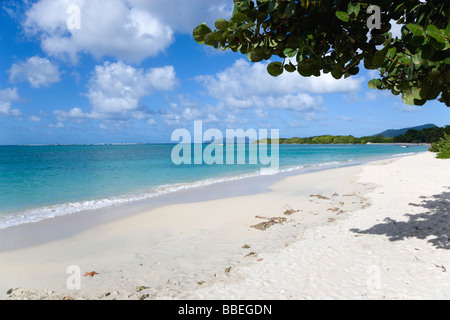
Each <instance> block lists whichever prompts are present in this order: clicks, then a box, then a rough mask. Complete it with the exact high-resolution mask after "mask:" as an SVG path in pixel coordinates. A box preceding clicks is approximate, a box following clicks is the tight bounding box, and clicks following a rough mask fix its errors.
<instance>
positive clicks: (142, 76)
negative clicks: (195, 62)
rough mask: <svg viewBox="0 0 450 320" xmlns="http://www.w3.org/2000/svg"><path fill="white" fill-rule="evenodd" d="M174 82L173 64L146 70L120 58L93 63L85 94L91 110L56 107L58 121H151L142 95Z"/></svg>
mask: <svg viewBox="0 0 450 320" xmlns="http://www.w3.org/2000/svg"><path fill="white" fill-rule="evenodd" d="M176 84H177V79H176V74H175V69H174V68H173V67H172V66H165V67H161V68H153V69H149V70H144V69H136V68H134V67H132V66H129V65H126V64H125V63H123V62H118V63H110V62H105V63H104V64H103V65H98V66H96V67H95V70H94V72H93V76H92V78H91V79H90V81H89V92H88V93H87V94H86V96H87V98H88V99H89V101H90V104H91V106H92V112H91V113H85V112H83V110H82V109H80V108H73V109H71V110H70V111H61V110H57V111H55V112H54V113H55V115H56V116H57V118H58V120H59V121H64V120H66V119H109V120H124V119H127V118H129V117H130V116H131V117H133V118H135V119H138V120H142V119H145V120H147V123H149V124H152V125H153V124H154V122H153V121H151V116H150V114H151V111H148V110H146V108H145V107H143V106H142V105H141V103H140V101H141V99H142V98H143V97H145V96H149V95H151V94H152V93H154V92H157V91H170V90H173V89H174V88H175V86H176Z"/></svg>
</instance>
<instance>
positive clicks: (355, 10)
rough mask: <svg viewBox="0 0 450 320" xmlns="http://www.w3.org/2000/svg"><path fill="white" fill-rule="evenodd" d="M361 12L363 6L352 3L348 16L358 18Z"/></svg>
mask: <svg viewBox="0 0 450 320" xmlns="http://www.w3.org/2000/svg"><path fill="white" fill-rule="evenodd" d="M360 10H361V4H360V3H357V4H356V5H352V3H351V2H350V3H349V4H348V14H349V15H351V14H352V13H354V14H355V17H357V16H358V14H359V11H360Z"/></svg>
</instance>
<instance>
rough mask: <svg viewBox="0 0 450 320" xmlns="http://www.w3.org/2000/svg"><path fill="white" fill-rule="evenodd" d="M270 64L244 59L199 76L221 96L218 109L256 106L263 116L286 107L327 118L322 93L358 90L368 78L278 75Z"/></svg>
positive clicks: (215, 95)
mask: <svg viewBox="0 0 450 320" xmlns="http://www.w3.org/2000/svg"><path fill="white" fill-rule="evenodd" d="M267 64H268V62H265V63H253V64H252V63H250V62H247V61H246V60H244V59H240V60H237V61H236V62H235V63H234V64H233V65H232V66H230V67H229V68H227V69H225V70H224V71H222V72H219V73H217V74H215V75H203V76H198V77H196V80H197V81H198V82H199V83H201V84H202V85H203V86H204V87H205V88H206V91H207V93H208V95H209V96H211V97H213V98H215V99H217V100H218V104H217V109H218V110H221V112H222V114H224V113H225V112H233V113H236V111H244V110H251V109H253V110H254V114H255V115H256V116H257V117H259V118H261V117H263V116H265V117H267V116H269V115H270V114H271V113H275V114H277V113H278V112H279V110H286V111H291V112H295V113H296V116H297V117H299V118H300V119H302V120H305V121H314V120H321V119H323V117H322V116H320V115H319V114H320V113H321V112H324V111H326V110H327V109H326V108H325V107H323V104H324V99H323V96H322V95H324V94H327V93H335V92H356V91H358V90H360V89H361V84H362V82H363V81H364V78H359V77H356V78H348V79H341V80H336V79H334V78H333V77H332V76H331V75H328V74H325V75H322V76H321V77H311V78H304V77H301V76H300V75H299V74H297V73H284V74H283V75H281V76H280V77H277V78H274V77H272V76H270V75H269V74H268V73H267ZM271 111H272V112H271ZM224 118H225V117H224Z"/></svg>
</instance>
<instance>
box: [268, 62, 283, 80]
mask: <svg viewBox="0 0 450 320" xmlns="http://www.w3.org/2000/svg"><path fill="white" fill-rule="evenodd" d="M283 70H284V69H283V64H282V63H281V62H272V63H270V64H269V65H268V66H267V72H269V74H270V75H271V76H272V77H278V76H280V75H281V74H282V73H283Z"/></svg>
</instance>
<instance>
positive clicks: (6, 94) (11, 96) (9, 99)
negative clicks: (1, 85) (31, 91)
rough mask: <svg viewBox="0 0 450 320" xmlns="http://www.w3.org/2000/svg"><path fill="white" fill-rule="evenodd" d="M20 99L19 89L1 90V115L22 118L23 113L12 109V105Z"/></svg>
mask: <svg viewBox="0 0 450 320" xmlns="http://www.w3.org/2000/svg"><path fill="white" fill-rule="evenodd" d="M19 99H20V97H19V94H18V93H17V88H8V89H3V90H0V115H2V116H13V117H20V116H21V115H22V112H21V111H20V110H19V109H13V108H12V103H13V102H15V101H17V100H19Z"/></svg>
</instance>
